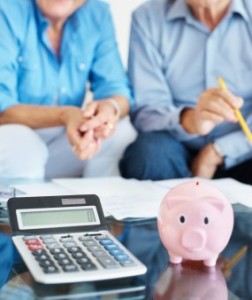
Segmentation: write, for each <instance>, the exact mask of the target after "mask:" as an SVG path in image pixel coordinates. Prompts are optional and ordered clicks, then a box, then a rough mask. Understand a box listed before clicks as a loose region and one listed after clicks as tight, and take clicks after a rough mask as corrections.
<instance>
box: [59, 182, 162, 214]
mask: <svg viewBox="0 0 252 300" xmlns="http://www.w3.org/2000/svg"><path fill="white" fill-rule="evenodd" d="M53 182H55V183H57V184H59V185H61V186H62V187H64V188H67V189H68V190H71V191H72V192H74V193H76V194H97V195H98V197H99V198H100V199H101V203H102V206H103V210H104V212H105V215H106V216H108V215H112V216H113V217H114V218H116V219H118V220H121V219H125V218H154V217H156V216H157V214H158V209H159V205H160V203H161V201H162V199H163V198H164V195H165V194H166V192H167V188H166V187H163V186H161V185H157V184H155V183H154V182H153V181H150V180H143V181H140V180H136V179H123V178H121V177H107V178H81V179H54V180H53Z"/></svg>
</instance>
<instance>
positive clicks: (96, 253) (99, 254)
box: [92, 250, 107, 257]
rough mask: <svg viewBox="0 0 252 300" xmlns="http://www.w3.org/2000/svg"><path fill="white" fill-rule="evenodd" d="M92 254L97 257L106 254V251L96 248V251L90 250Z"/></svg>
mask: <svg viewBox="0 0 252 300" xmlns="http://www.w3.org/2000/svg"><path fill="white" fill-rule="evenodd" d="M92 254H93V256H95V257H99V256H104V255H107V252H106V251H105V250H97V251H92Z"/></svg>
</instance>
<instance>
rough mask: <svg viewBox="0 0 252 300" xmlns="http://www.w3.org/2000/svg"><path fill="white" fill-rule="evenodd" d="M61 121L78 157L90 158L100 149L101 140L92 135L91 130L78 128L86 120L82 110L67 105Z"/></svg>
mask: <svg viewBox="0 0 252 300" xmlns="http://www.w3.org/2000/svg"><path fill="white" fill-rule="evenodd" d="M63 121H64V124H65V126H66V134H67V136H68V139H69V142H70V144H71V145H72V148H73V150H74V153H75V154H76V156H77V157H78V158H79V159H82V160H85V159H91V158H92V157H93V156H94V155H95V154H96V153H97V152H98V151H99V149H100V145H101V141H100V139H99V138H95V137H94V131H93V130H91V129H90V130H87V131H85V132H84V131H81V130H80V128H81V126H83V124H85V123H86V122H88V118H85V116H84V115H83V111H82V110H81V109H80V108H77V107H67V108H65V110H64V115H63Z"/></svg>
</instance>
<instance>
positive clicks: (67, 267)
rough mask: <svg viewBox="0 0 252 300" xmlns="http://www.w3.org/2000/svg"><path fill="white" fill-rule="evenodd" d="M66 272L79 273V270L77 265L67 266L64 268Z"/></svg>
mask: <svg viewBox="0 0 252 300" xmlns="http://www.w3.org/2000/svg"><path fill="white" fill-rule="evenodd" d="M63 270H64V271H65V272H78V271H79V270H78V268H77V267H76V266H75V265H66V266H64V267H63Z"/></svg>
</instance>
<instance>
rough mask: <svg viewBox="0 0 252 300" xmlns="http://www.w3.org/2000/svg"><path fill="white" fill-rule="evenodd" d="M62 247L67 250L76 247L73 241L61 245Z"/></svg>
mask: <svg viewBox="0 0 252 300" xmlns="http://www.w3.org/2000/svg"><path fill="white" fill-rule="evenodd" d="M63 246H64V247H65V248H69V247H75V246H77V244H76V243H75V242H74V241H73V242H65V243H63Z"/></svg>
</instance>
